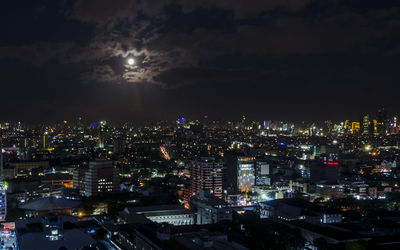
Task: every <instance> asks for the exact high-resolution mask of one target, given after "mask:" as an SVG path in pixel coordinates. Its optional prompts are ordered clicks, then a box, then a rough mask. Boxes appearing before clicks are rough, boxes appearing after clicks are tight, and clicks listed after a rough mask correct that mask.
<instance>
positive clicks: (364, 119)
mask: <svg viewBox="0 0 400 250" xmlns="http://www.w3.org/2000/svg"><path fill="white" fill-rule="evenodd" d="M360 125H361V129H360V132H361V134H362V135H368V134H369V132H370V129H369V127H370V121H369V115H368V114H363V115H362V116H361V119H360Z"/></svg>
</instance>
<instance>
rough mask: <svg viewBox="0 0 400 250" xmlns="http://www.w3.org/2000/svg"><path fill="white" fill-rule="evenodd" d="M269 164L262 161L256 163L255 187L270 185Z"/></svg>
mask: <svg viewBox="0 0 400 250" xmlns="http://www.w3.org/2000/svg"><path fill="white" fill-rule="evenodd" d="M269 171H270V167H269V163H267V162H263V161H257V162H256V171H255V174H256V183H255V185H256V186H266V185H271V178H270V175H269V174H270V172H269Z"/></svg>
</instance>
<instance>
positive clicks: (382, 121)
mask: <svg viewBox="0 0 400 250" xmlns="http://www.w3.org/2000/svg"><path fill="white" fill-rule="evenodd" d="M377 116H378V119H377V130H378V134H380V135H383V134H385V133H386V127H387V124H386V123H387V111H386V110H385V109H384V108H381V109H378V114H377Z"/></svg>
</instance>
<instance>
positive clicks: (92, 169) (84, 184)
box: [73, 161, 120, 196]
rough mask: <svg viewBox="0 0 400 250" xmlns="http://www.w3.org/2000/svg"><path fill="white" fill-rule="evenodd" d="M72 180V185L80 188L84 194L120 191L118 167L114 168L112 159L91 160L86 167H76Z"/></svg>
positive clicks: (91, 194) (92, 194) (94, 194)
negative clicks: (83, 168)
mask: <svg viewBox="0 0 400 250" xmlns="http://www.w3.org/2000/svg"><path fill="white" fill-rule="evenodd" d="M73 181H74V184H73V187H74V188H76V189H80V191H81V193H82V194H83V195H84V196H96V195H100V194H105V193H117V192H119V191H120V186H119V185H120V179H119V173H118V169H116V168H114V165H113V162H112V161H93V162H90V163H89V168H88V169H85V170H82V169H76V170H75V171H74V176H73Z"/></svg>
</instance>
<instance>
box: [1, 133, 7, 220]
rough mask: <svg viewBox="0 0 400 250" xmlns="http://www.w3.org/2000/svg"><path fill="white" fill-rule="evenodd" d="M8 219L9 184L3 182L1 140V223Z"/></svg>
mask: <svg viewBox="0 0 400 250" xmlns="http://www.w3.org/2000/svg"><path fill="white" fill-rule="evenodd" d="M6 217H7V183H6V182H4V181H3V141H2V139H1V138H0V221H5V220H6Z"/></svg>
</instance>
